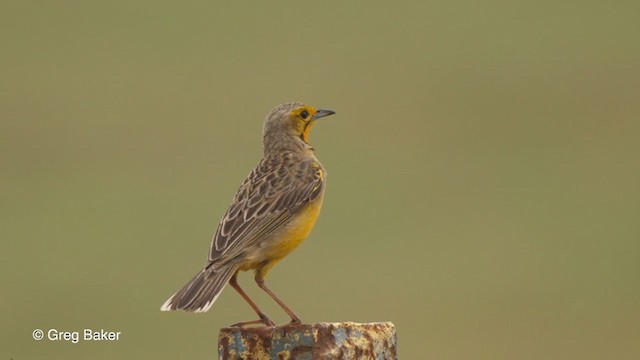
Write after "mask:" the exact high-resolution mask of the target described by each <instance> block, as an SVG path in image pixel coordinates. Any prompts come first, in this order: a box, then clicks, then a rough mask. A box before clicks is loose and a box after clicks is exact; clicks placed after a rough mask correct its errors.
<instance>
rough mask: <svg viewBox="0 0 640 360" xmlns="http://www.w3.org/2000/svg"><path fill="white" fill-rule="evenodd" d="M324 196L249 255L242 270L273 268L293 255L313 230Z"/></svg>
mask: <svg viewBox="0 0 640 360" xmlns="http://www.w3.org/2000/svg"><path fill="white" fill-rule="evenodd" d="M322 199H323V196H322V195H321V196H319V197H318V198H317V199H316V200H314V201H313V202H312V203H310V204H309V205H307V207H305V208H304V209H303V210H301V211H300V212H299V213H298V214H296V215H295V216H294V217H292V218H291V219H290V220H289V221H288V222H287V224H286V225H283V227H282V229H280V230H279V231H276V232H275V233H274V234H272V235H271V236H269V238H268V239H265V240H264V241H263V242H262V244H260V249H259V250H257V251H256V252H254V253H253V254H247V255H249V256H247V260H248V261H246V262H245V263H244V264H243V266H242V267H241V270H245V271H246V270H251V269H256V268H260V267H262V266H265V265H266V264H267V263H268V265H267V266H268V267H271V266H273V265H274V264H275V263H276V262H278V261H279V260H281V259H282V258H284V257H285V256H287V255H288V254H289V253H291V252H292V251H293V250H294V249H295V248H296V247H298V245H300V243H302V242H303V241H304V240H305V239H306V238H307V236H309V233H310V232H311V230H312V229H313V226H314V225H315V223H316V220H318V216H319V215H320V209H321V208H322Z"/></svg>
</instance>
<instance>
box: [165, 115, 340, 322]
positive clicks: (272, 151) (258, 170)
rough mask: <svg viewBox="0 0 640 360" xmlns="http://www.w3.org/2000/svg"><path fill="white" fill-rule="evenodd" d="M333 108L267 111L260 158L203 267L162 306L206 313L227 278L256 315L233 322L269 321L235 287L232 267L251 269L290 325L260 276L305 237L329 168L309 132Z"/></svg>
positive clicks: (296, 319) (235, 273)
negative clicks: (314, 147)
mask: <svg viewBox="0 0 640 360" xmlns="http://www.w3.org/2000/svg"><path fill="white" fill-rule="evenodd" d="M333 114H334V112H333V111H331V110H320V109H316V108H314V107H312V106H309V105H306V104H303V103H298V102H292V103H286V104H282V105H278V106H276V107H275V108H274V109H273V110H271V112H270V113H269V114H268V115H267V118H266V120H265V121H264V129H263V147H262V153H263V154H262V159H261V160H260V162H259V163H258V165H257V166H256V167H255V168H254V169H253V171H251V173H249V175H248V176H247V178H246V179H245V180H244V181H243V182H242V185H240V189H238V192H237V193H236V195H235V197H234V198H233V201H232V202H231V205H229V208H228V209H227V211H226V213H225V214H224V216H223V217H222V220H220V224H219V225H218V229H217V231H216V233H215V235H214V236H213V239H212V241H211V249H210V251H209V257H208V259H207V262H206V264H205V266H204V268H203V269H202V271H200V272H199V273H198V274H197V275H196V276H195V277H194V278H193V279H191V281H189V283H188V284H186V285H185V286H184V287H183V288H182V289H180V290H179V291H178V292H176V293H175V294H174V295H173V296H171V297H170V298H169V300H167V301H166V302H165V303H164V305H162V308H161V310H163V311H170V310H185V311H192V312H205V311H208V310H209V309H210V308H211V306H212V305H213V303H214V302H215V301H216V299H217V298H218V296H219V295H220V293H221V292H222V289H224V287H225V285H226V284H227V283H229V284H231V286H232V287H233V288H234V289H235V290H236V291H237V292H238V293H239V294H240V295H241V296H242V297H243V298H244V299H245V300H246V301H247V302H248V303H249V305H251V307H252V308H253V310H254V311H255V312H256V313H257V314H258V316H259V319H258V320H254V321H244V322H239V323H236V324H234V325H232V326H243V325H249V324H260V323H262V324H264V325H266V326H275V324H274V322H273V321H271V319H269V317H268V316H267V315H266V314H265V313H264V312H263V311H262V310H260V308H259V307H258V305H256V303H255V302H253V300H251V299H250V298H249V296H248V295H247V293H245V292H244V290H242V288H241V287H240V285H238V272H240V271H248V270H254V272H255V281H256V283H257V284H258V286H259V287H260V288H261V289H262V290H264V291H265V292H266V293H267V294H269V296H271V298H273V300H275V301H276V302H277V303H278V305H280V307H282V309H283V310H284V311H286V312H287V314H289V316H290V317H291V322H292V323H301V320H300V318H299V317H298V315H296V314H295V313H294V312H293V311H292V310H291V309H290V308H289V307H288V306H287V305H285V303H284V302H283V301H282V300H280V299H279V298H278V297H277V296H276V294H274V293H273V291H271V290H270V289H269V288H268V287H267V285H266V283H265V278H266V276H267V273H268V272H269V270H271V268H272V267H273V266H274V265H275V264H276V263H277V262H278V261H280V260H282V258H284V257H285V256H287V255H288V254H289V253H291V251H293V250H294V249H295V248H296V247H297V246H298V245H299V244H300V243H301V242H302V241H303V240H304V239H305V238H306V237H307V236H308V235H309V233H310V232H311V229H312V228H313V226H314V225H315V222H316V219H317V218H318V215H319V214H320V208H321V207H322V199H323V196H324V188H325V181H326V175H327V174H326V171H325V169H324V167H323V166H322V164H321V163H320V161H319V160H318V159H317V158H316V156H315V155H314V149H313V147H311V145H309V131H310V130H311V128H312V127H313V125H314V124H315V123H316V121H317V120H318V119H320V118H322V117H325V116H329V115H333Z"/></svg>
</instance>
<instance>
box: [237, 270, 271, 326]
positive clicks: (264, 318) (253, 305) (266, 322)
mask: <svg viewBox="0 0 640 360" xmlns="http://www.w3.org/2000/svg"><path fill="white" fill-rule="evenodd" d="M229 285H231V287H233V288H234V289H236V291H237V292H238V293H239V294H240V295H241V296H242V297H243V298H244V299H245V300H246V301H247V302H248V303H249V305H250V306H251V308H252V309H253V311H255V312H256V314H258V316H259V317H260V319H259V320H252V321H242V322H239V323H235V324H233V325H231V326H234V327H241V326H245V325H252V324H264V325H266V326H270V327H273V326H276V324H275V323H274V322H273V321H271V319H269V317H268V316H267V314H265V313H264V312H263V311H262V310H260V308H259V307H258V305H256V303H254V302H253V300H251V298H250V297H249V295H247V293H246V292H244V290H242V288H241V287H240V285H238V271H236V272H235V274H233V276H232V277H231V279H230V280H229Z"/></svg>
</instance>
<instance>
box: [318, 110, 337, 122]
mask: <svg viewBox="0 0 640 360" xmlns="http://www.w3.org/2000/svg"><path fill="white" fill-rule="evenodd" d="M335 113H336V112H335V111H333V110H323V109H318V111H317V112H316V113H315V114H313V120H318V119H320V118H321V117H325V116H329V115H333V114H335Z"/></svg>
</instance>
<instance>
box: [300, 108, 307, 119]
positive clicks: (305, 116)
mask: <svg viewBox="0 0 640 360" xmlns="http://www.w3.org/2000/svg"><path fill="white" fill-rule="evenodd" d="M300 117H301V118H303V119H305V120H306V119H307V117H309V112H308V111H307V110H304V111H303V112H301V113H300Z"/></svg>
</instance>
